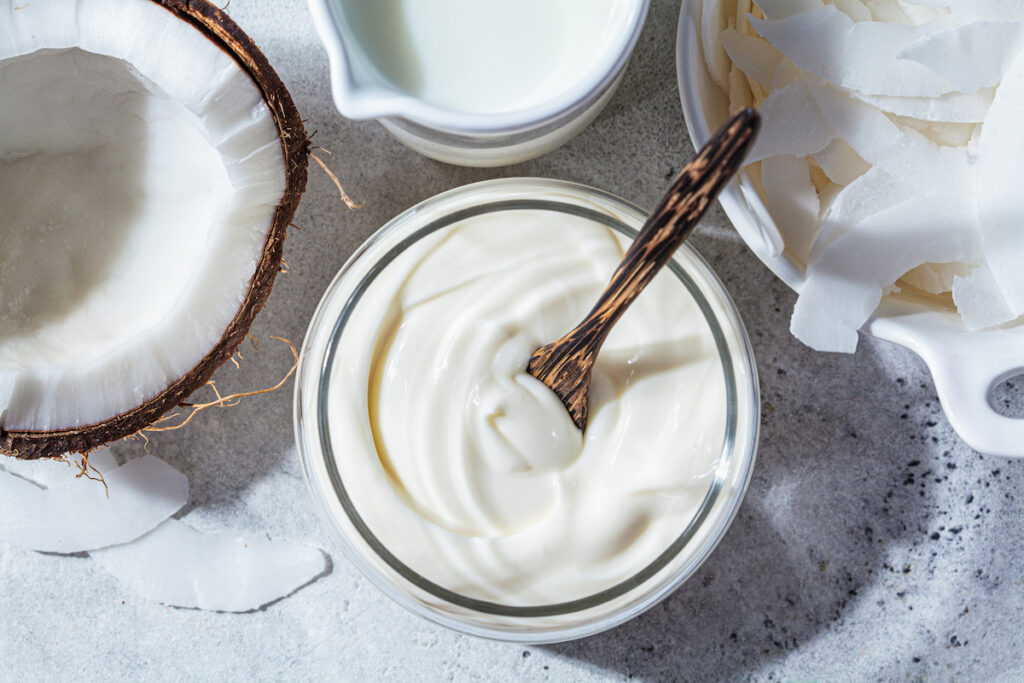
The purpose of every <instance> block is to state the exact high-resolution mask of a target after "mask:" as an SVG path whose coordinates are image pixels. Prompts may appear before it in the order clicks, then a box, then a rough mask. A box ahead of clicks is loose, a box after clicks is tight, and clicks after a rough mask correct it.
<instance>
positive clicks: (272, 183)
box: [0, 0, 286, 431]
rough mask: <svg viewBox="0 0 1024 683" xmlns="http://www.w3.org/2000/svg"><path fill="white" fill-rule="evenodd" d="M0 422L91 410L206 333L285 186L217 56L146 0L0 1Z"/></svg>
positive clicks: (258, 105) (226, 308)
mask: <svg viewBox="0 0 1024 683" xmlns="http://www.w3.org/2000/svg"><path fill="white" fill-rule="evenodd" d="M0 91H2V92H3V96H2V97H0V428H2V429H4V430H8V431H52V430H62V429H70V428H76V427H80V426H86V425H93V424H98V423H101V422H104V421H106V420H108V419H110V418H112V417H114V416H117V415H120V414H122V413H125V412H127V411H129V410H131V409H133V408H134V407H136V406H139V405H141V404H143V403H144V402H146V401H147V400H150V399H152V398H153V397H154V396H157V395H158V394H160V393H161V392H163V391H164V390H165V389H166V388H167V387H168V386H170V385H171V384H173V383H174V382H175V381H176V380H177V379H178V378H180V377H182V376H183V375H185V374H186V373H188V372H189V371H190V370H191V369H192V368H194V367H195V366H196V364H197V363H199V361H200V360H201V359H202V358H203V357H204V356H205V355H206V354H207V353H208V352H209V351H210V350H211V349H212V348H213V347H214V346H215V345H216V344H217V343H218V341H219V340H220V339H221V337H222V336H223V335H224V333H225V330H226V329H227V328H228V327H229V325H230V324H231V321H232V320H233V319H234V317H235V315H236V314H237V313H238V311H239V308H240V306H241V305H242V303H243V300H244V299H245V297H246V294H247V292H248V290H249V287H250V282H251V281H252V278H253V275H254V273H255V271H256V268H257V264H258V262H259V261H260V258H261V254H262V251H263V248H264V243H265V241H266V239H267V235H268V231H269V230H270V229H271V226H272V222H273V216H274V211H275V209H276V207H277V205H278V204H279V203H280V202H281V199H282V196H283V194H284V192H285V187H286V169H285V159H284V154H283V152H282V148H281V141H280V138H279V133H278V129H277V127H276V125H275V122H274V120H273V117H272V116H271V112H270V110H269V108H268V107H267V105H266V103H265V102H264V100H263V97H262V95H261V93H260V90H259V89H258V88H257V86H256V84H255V83H254V82H253V81H252V79H251V78H250V76H249V75H248V74H246V73H245V72H244V71H243V70H242V69H241V68H240V67H239V66H238V64H237V63H236V62H235V61H234V59H233V58H232V57H231V56H229V55H228V54H227V53H225V52H224V51H222V50H221V49H220V48H219V47H218V46H217V45H215V44H214V43H213V42H211V41H210V40H209V39H208V38H207V37H206V36H204V35H203V34H202V33H201V32H200V31H199V30H198V29H196V28H195V27H193V26H192V25H191V24H188V23H186V22H185V21H182V20H181V19H179V18H177V17H176V16H175V15H174V14H173V13H171V12H170V11H168V10H166V9H164V8H163V7H161V6H160V5H158V4H156V3H154V2H151V1H150V0H77V1H76V0H47V1H46V2H32V3H18V5H17V6H16V4H15V3H14V2H9V3H8V2H6V0H0Z"/></svg>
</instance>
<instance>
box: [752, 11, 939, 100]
mask: <svg viewBox="0 0 1024 683" xmlns="http://www.w3.org/2000/svg"><path fill="white" fill-rule="evenodd" d="M750 22H751V23H752V24H753V25H754V28H756V29H757V32H758V33H760V34H761V35H762V36H763V37H764V38H765V39H767V40H768V42H770V43H771V44H772V45H774V46H775V47H776V48H777V49H778V50H779V51H780V52H782V54H784V55H785V56H786V57H788V58H789V59H791V60H792V61H793V62H794V63H795V64H796V65H797V66H799V67H800V68H801V69H803V70H804V71H809V72H811V73H813V74H817V75H818V76H820V77H822V78H824V79H826V80H828V81H831V82H832V83H835V84H837V85H840V86H842V87H844V88H847V89H849V90H858V91H860V92H863V93H866V94H869V95H890V96H900V97H936V96H939V95H944V94H946V93H948V92H951V91H953V89H954V88H953V86H952V85H951V84H950V83H949V82H948V81H946V80H945V79H943V78H941V77H940V76H938V75H937V74H936V73H935V72H934V71H932V70H931V69H929V68H928V67H926V66H924V65H923V64H919V63H917V62H913V61H910V60H907V59H900V58H899V57H898V56H897V55H898V54H899V53H900V52H901V51H902V50H903V49H904V48H906V47H907V46H909V45H911V44H912V43H913V42H914V41H916V40H917V39H919V38H921V37H922V36H925V35H928V34H929V33H930V32H932V31H933V30H936V29H938V28H939V27H940V26H941V27H942V28H944V27H945V25H944V24H941V20H938V21H936V22H932V23H931V24H928V25H927V26H921V27H914V26H908V25H906V24H897V23H885V22H880V21H862V22H855V21H854V20H853V19H851V18H850V17H849V16H848V15H846V14H845V13H843V12H840V11H839V10H838V9H836V8H835V7H832V6H831V5H830V6H827V7H823V8H821V9H818V10H814V11H812V12H804V13H802V14H795V15H793V16H790V17H786V18H784V19H768V20H762V19H757V18H756V17H750ZM932 24H936V26H932ZM809 38H812V39H809Z"/></svg>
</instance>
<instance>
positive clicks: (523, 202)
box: [295, 179, 760, 643]
mask: <svg viewBox="0 0 1024 683" xmlns="http://www.w3.org/2000/svg"><path fill="white" fill-rule="evenodd" d="M523 209H528V210H534V211H551V212H556V213H561V214H567V215H570V216H575V217H582V218H586V219H589V220H593V221H595V222H597V223H599V224H601V225H603V226H608V227H610V228H612V229H613V230H616V231H618V232H620V233H622V234H624V235H627V236H628V237H630V238H632V237H635V235H636V233H637V231H638V230H639V229H640V228H641V227H642V225H643V223H644V221H645V220H646V214H645V213H644V212H643V211H641V210H640V209H638V208H637V207H635V206H633V205H631V204H628V203H626V202H624V201H623V200H621V199H618V198H617V197H614V196H612V195H610V194H608V193H605V192H602V191H600V190H595V189H592V188H588V187H585V186H582V185H577V184H574V183H568V182H562V181H556V180H544V179H503V180H491V181H486V182H482V183H476V184H473V185H467V186H465V187H461V188H457V189H454V190H451V191H449V192H445V193H442V194H440V195H437V196H435V197H433V198H431V199H428V200H426V201H424V202H422V203H420V204H418V205H416V206H414V207H413V208H411V209H409V210H408V211H406V212H405V213H402V214H401V215H399V216H397V217H396V218H395V219H393V220H392V221H390V222H389V223H388V224H387V225H385V226H384V227H383V228H381V229H380V230H379V231H378V232H377V233H376V234H374V235H373V236H372V237H371V238H370V239H369V240H367V241H366V242H365V243H364V244H363V245H362V246H361V247H360V248H359V249H358V250H356V252H355V253H354V254H353V255H352V257H351V258H350V259H349V261H348V262H347V263H346V264H345V265H344V266H343V267H342V269H341V271H340V272H339V273H338V275H337V276H336V277H335V279H334V281H333V282H332V283H331V285H330V286H329V287H328V289H327V292H326V294H325V295H324V297H323V300H322V301H321V302H320V305H319V307H318V308H317V311H316V313H315V314H314V317H313V320H312V322H311V324H310V327H309V331H308V333H307V336H306V340H305V343H304V344H303V350H302V358H301V361H300V364H299V371H298V378H297V381H296V394H295V430H296V439H297V444H298V452H299V457H300V459H301V461H302V467H303V471H304V474H305V477H306V482H307V484H308V486H309V489H310V491H311V493H312V495H313V498H314V500H315V501H316V505H317V508H318V510H319V512H320V514H321V516H322V518H323V519H324V521H325V523H326V524H327V526H328V528H329V529H330V531H331V534H332V536H333V537H334V539H335V540H336V541H337V542H338V543H339V545H340V546H341V547H342V549H343V550H344V552H345V554H346V555H347V556H348V558H349V559H350V560H351V561H352V562H353V563H354V564H355V565H356V566H357V567H358V568H359V569H360V570H361V571H362V572H363V573H364V574H365V575H366V576H367V577H368V578H369V579H370V580H371V581H372V582H373V583H374V584H375V585H377V587H378V588H380V589H381V590H382V591H384V593H386V594H387V595H388V596H390V597H391V598H392V599H394V600H395V601H396V602H398V603H399V604H401V605H402V606H404V607H406V608H407V609H409V610H410V611H412V612H414V613H415V614H418V615H420V616H421V617H424V618H427V619H429V620H431V621H434V622H436V623H439V624H442V625H444V626H447V627H450V628H453V629H455V630H457V631H461V632H463V633H468V634H472V635H477V636H483V637H489V638H495V639H499V640H508V641H516V642H524V643H544V642H558V641H564V640H570V639H574V638H581V637H584V636H588V635H592V634H594V633H597V632H599V631H603V630H605V629H608V628H611V627H613V626H616V625H618V624H620V623H622V622H624V621H626V620H627V619H630V618H632V617H634V616H636V615H638V614H640V613H641V612H643V611H644V610H647V609H649V608H650V607H651V606H653V605H654V604H656V603H657V602H659V601H660V600H662V599H664V598H665V597H666V596H667V595H668V594H669V593H671V592H672V591H673V590H675V589H676V588H678V587H679V585H681V584H682V583H683V582H684V581H685V580H686V579H687V578H689V577H690V576H691V575H692V574H693V573H694V572H695V571H696V570H697V568H698V567H699V566H700V564H701V563H702V562H703V561H704V560H705V559H706V558H707V556H708V554H709V553H710V552H711V551H712V550H713V549H714V547H715V546H716V545H717V543H718V542H719V540H720V539H721V538H722V536H723V534H724V533H725V531H726V529H727V528H728V526H729V524H730V522H731V521H732V519H733V517H734V516H735V514H736V511H737V509H738V508H739V505H740V501H741V500H742V498H743V495H744V493H745V491H746V488H747V484H748V482H749V479H750V474H751V471H752V468H753V464H754V458H755V453H756V450H757V437H758V428H759V418H760V399H759V393H758V383H757V370H756V367H755V362H754V356H753V352H752V350H751V347H750V343H749V339H748V338H747V334H746V331H745V329H744V327H743V323H742V321H741V320H740V317H739V314H738V312H737V310H736V307H735V306H734V305H733V303H732V301H731V299H730V298H729V295H728V293H727V292H726V290H725V288H724V287H723V285H722V283H721V281H720V280H719V279H718V277H717V276H716V275H715V273H714V272H713V271H712V270H711V268H710V267H709V266H708V264H707V263H706V262H705V261H704V260H703V259H702V258H701V257H700V256H699V255H698V254H697V252H696V251H694V249H693V248H691V247H689V246H688V245H686V244H684V245H683V246H682V247H681V248H680V249H679V250H678V251H677V252H676V254H675V255H674V257H673V259H672V261H670V262H669V264H668V270H669V271H670V272H671V273H673V274H674V275H675V277H677V278H678V279H679V281H680V283H681V284H682V286H683V287H685V290H686V291H687V292H688V293H689V295H690V296H692V297H693V299H694V300H695V302H696V304H697V306H698V308H699V309H700V311H701V313H702V314H703V316H704V318H705V320H706V322H707V324H708V326H709V329H710V332H711V336H712V338H713V339H714V344H715V347H716V349H717V355H718V359H719V361H720V363H721V369H722V373H723V376H724V378H725V393H726V402H727V406H726V417H725V422H726V424H725V438H724V440H723V443H722V448H721V454H720V456H719V458H718V462H717V466H716V467H715V470H714V479H713V482H712V483H711V485H710V488H709V490H708V491H707V494H706V495H705V497H704V499H703V501H702V503H701V505H700V506H699V508H698V510H697V512H696V514H695V515H694V517H693V518H692V519H691V520H690V522H689V524H688V525H687V526H686V527H685V528H684V529H680V533H679V536H678V537H677V538H676V539H675V540H674V541H673V542H671V543H670V544H669V546H668V547H667V548H666V549H665V550H664V551H663V552H662V553H661V554H660V555H659V556H658V557H657V558H656V559H654V561H652V562H651V563H650V564H648V565H647V566H646V567H644V568H643V569H642V570H640V571H639V572H637V573H636V574H634V575H632V576H629V577H628V578H625V579H624V580H622V581H621V582H619V583H617V584H615V585H614V586H611V587H610V588H607V589H606V590H602V591H600V592H598V593H595V594H593V595H589V596H586V597H583V598H580V599H572V600H568V601H565V602H559V603H552V604H544V605H534V606H522V605H506V604H501V603H498V602H488V601H483V600H479V599H474V598H471V597H469V596H465V595H460V594H457V593H455V592H453V591H451V590H448V589H446V588H444V587H442V586H439V585H437V584H435V583H433V582H431V581H430V580H428V579H427V578H425V577H424V576H422V575H420V574H418V573H417V572H416V571H415V570H414V569H413V568H412V567H409V566H407V565H405V564H403V563H402V561H401V560H399V559H398V557H396V555H395V554H394V553H392V552H391V550H389V549H388V548H387V547H386V546H385V545H384V544H383V543H382V542H381V541H380V540H379V539H378V538H377V537H376V536H375V535H374V533H373V531H372V530H371V529H370V527H369V525H368V524H367V523H366V521H365V520H364V519H363V517H362V516H361V515H360V511H359V509H357V506H356V504H355V503H354V502H353V499H352V497H351V496H350V495H349V490H351V489H352V488H353V487H357V486H359V482H354V481H346V480H345V479H344V478H343V477H342V475H341V474H340V472H339V468H338V466H337V461H336V457H338V456H339V454H340V453H343V449H344V445H342V444H332V441H331V436H332V435H331V430H330V428H329V419H328V402H329V401H328V400H329V397H330V396H331V394H332V391H345V390H346V389H348V390H351V387H338V388H332V386H331V382H332V377H333V369H334V364H335V363H336V361H337V360H338V356H337V349H338V346H339V340H340V339H341V337H342V335H343V334H344V333H345V326H346V322H347V321H348V319H349V317H350V316H351V315H352V312H353V310H354V309H355V307H357V306H358V305H359V300H360V298H361V297H362V295H363V294H364V293H365V292H366V291H367V289H368V288H369V287H371V286H372V283H373V281H374V279H375V278H376V277H377V276H378V275H379V274H380V273H381V272H383V271H384V270H385V269H386V268H387V267H388V265H389V264H390V263H391V262H392V261H393V260H394V259H395V258H397V257H398V256H399V255H400V254H402V253H403V252H404V251H405V250H406V249H408V248H409V247H410V246H411V245H413V244H415V243H416V242H417V241H418V240H420V239H422V238H424V237H426V236H427V235H430V234H432V233H434V232H436V231H438V230H441V229H443V228H445V227H447V226H450V225H452V224H454V223H456V222H460V221H464V220H466V219H468V218H472V217H474V216H478V215H482V214H486V213H492V212H501V211H517V210H523ZM368 352H369V350H368Z"/></svg>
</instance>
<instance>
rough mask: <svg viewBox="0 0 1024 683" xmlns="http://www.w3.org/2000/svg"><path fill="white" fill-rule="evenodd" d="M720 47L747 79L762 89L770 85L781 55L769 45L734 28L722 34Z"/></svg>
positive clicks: (765, 41)
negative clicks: (755, 82)
mask: <svg viewBox="0 0 1024 683" xmlns="http://www.w3.org/2000/svg"><path fill="white" fill-rule="evenodd" d="M722 46H723V47H725V52H726V54H728V55H729V59H731V60H732V63H733V64H735V65H736V66H737V67H738V68H739V70H740V71H742V72H743V73H744V74H746V76H747V78H750V79H753V80H755V81H757V82H758V83H760V84H761V85H762V86H763V87H765V88H769V87H771V84H772V75H773V74H774V73H775V69H776V68H777V67H778V66H779V62H780V61H782V53H781V52H779V51H778V50H776V49H775V48H774V47H772V45H771V43H769V42H768V41H767V40H763V39H761V38H758V37H756V36H748V35H746V34H745V33H740V32H739V31H737V30H736V29H734V28H730V29H726V30H725V31H723V32H722Z"/></svg>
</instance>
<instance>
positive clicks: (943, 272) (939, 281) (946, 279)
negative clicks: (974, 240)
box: [900, 263, 975, 294]
mask: <svg viewBox="0 0 1024 683" xmlns="http://www.w3.org/2000/svg"><path fill="white" fill-rule="evenodd" d="M974 269H975V266H969V265H967V264H965V263H922V264H921V265H919V266H918V267H917V268H912V269H911V270H910V271H908V272H906V273H904V274H903V277H901V278H900V282H902V283H903V284H905V285H910V286H911V287H916V288H918V289H920V290H921V291H922V292H927V293H928V294H945V293H946V292H951V291H953V283H954V281H955V280H956V278H957V277H958V276H959V277H966V276H968V275H970V274H971V271H973V270H974Z"/></svg>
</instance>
